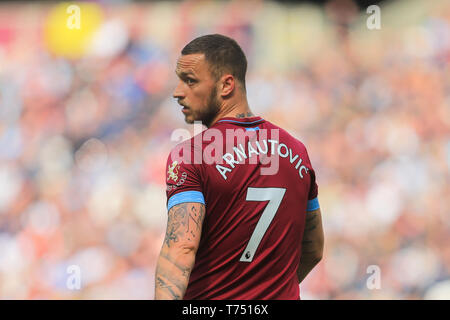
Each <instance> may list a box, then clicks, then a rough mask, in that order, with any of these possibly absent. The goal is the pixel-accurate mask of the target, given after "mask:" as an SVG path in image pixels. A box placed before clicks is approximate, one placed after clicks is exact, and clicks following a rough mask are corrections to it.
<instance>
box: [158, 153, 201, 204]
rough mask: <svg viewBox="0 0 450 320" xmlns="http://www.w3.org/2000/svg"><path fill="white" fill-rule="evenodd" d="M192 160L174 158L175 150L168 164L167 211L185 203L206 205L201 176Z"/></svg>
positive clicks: (170, 155) (168, 159)
mask: <svg viewBox="0 0 450 320" xmlns="http://www.w3.org/2000/svg"><path fill="white" fill-rule="evenodd" d="M191 162H192V161H190V159H183V157H177V156H174V153H173V150H172V152H171V153H170V154H169V157H168V158H167V164H166V195H167V210H170V209H171V208H172V207H173V206H175V205H177V204H180V203H183V202H199V203H203V204H205V200H204V196H203V189H202V184H201V176H200V172H199V168H198V166H197V165H195V164H193V163H191Z"/></svg>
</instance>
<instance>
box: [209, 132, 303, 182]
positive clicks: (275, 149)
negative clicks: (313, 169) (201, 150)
mask: <svg viewBox="0 0 450 320" xmlns="http://www.w3.org/2000/svg"><path fill="white" fill-rule="evenodd" d="M252 143H253V145H252ZM261 144H262V145H263V146H261ZM269 144H270V155H271V156H269V157H260V159H259V160H260V162H261V163H266V162H267V159H269V160H270V161H269V162H273V160H275V162H276V163H277V164H278V163H279V161H277V160H279V158H277V156H278V157H282V158H288V157H289V162H290V163H291V164H292V166H293V167H294V168H295V170H298V175H299V177H300V178H301V179H303V172H305V173H307V172H308V168H307V167H306V166H304V165H301V164H302V162H303V159H302V158H300V156H299V155H298V154H295V155H293V153H292V148H291V147H289V146H287V145H286V144H284V143H280V142H279V141H278V140H275V139H263V140H261V141H253V142H252V141H248V143H247V145H246V146H247V148H245V147H244V146H243V145H242V144H239V145H238V146H237V147H233V153H232V154H231V153H229V152H227V153H225V154H224V155H223V156H222V158H223V160H224V161H225V162H226V163H227V165H221V164H216V169H217V171H219V173H220V174H221V175H222V177H223V179H224V180H227V172H232V171H233V169H234V168H235V167H236V165H239V164H242V163H244V162H245V160H246V159H248V158H252V156H253V155H255V156H260V155H267V153H268V151H269ZM264 159H266V160H264ZM249 163H252V162H249ZM253 163H254V161H253ZM294 163H295V165H294ZM277 171H278V170H277Z"/></svg>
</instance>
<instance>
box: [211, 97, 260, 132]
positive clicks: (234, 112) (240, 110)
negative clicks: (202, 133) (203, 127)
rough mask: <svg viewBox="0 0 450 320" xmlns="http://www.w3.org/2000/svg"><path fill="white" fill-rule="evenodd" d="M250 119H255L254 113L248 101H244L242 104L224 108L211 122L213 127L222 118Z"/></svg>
mask: <svg viewBox="0 0 450 320" xmlns="http://www.w3.org/2000/svg"><path fill="white" fill-rule="evenodd" d="M227 117H231V118H249V117H255V115H254V114H253V112H252V111H251V110H250V107H249V106H248V103H247V100H244V101H242V103H234V104H229V105H228V106H223V107H222V108H221V109H220V111H219V112H218V113H217V115H216V116H215V117H214V120H213V121H212V122H211V125H210V127H211V126H213V125H214V124H215V123H216V122H217V121H218V120H220V119H222V118H227Z"/></svg>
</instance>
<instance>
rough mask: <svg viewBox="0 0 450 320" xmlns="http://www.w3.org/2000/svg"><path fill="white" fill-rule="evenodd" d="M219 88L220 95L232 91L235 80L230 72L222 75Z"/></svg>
mask: <svg viewBox="0 0 450 320" xmlns="http://www.w3.org/2000/svg"><path fill="white" fill-rule="evenodd" d="M220 80H221V81H220V84H221V90H220V95H221V96H222V97H225V96H228V95H230V94H232V93H233V91H234V88H235V86H236V81H235V79H234V77H233V76H232V75H231V74H226V75H223V76H222V78H221V79H220Z"/></svg>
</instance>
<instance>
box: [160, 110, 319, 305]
mask: <svg viewBox="0 0 450 320" xmlns="http://www.w3.org/2000/svg"><path fill="white" fill-rule="evenodd" d="M166 170H167V177H166V183H167V190H166V192H167V208H168V210H170V208H172V207H173V206H174V205H177V204H180V203H183V202H201V203H203V204H205V208H206V213H205V218H204V222H203V229H202V235H201V239H200V245H199V248H198V251H197V254H196V260H195V265H194V268H193V270H192V273H191V276H190V278H189V284H188V287H187V289H186V293H185V296H184V299H221V300H223V299H243V300H256V299H299V294H300V293H299V285H298V279H297V273H296V271H297V268H298V265H299V261H300V253H301V241H302V237H303V231H304V225H305V216H306V212H307V211H312V210H316V209H318V201H317V194H318V187H317V183H316V179H315V173H314V170H313V168H312V166H311V163H310V160H309V157H308V153H307V151H306V148H305V146H304V145H303V143H301V142H300V141H299V140H297V139H295V138H294V137H292V136H291V135H290V134H289V133H287V132H286V131H285V130H283V129H281V128H280V127H278V126H276V125H274V124H272V123H270V122H269V121H266V120H264V119H262V118H261V117H251V118H231V117H226V118H222V119H220V120H219V121H217V122H216V123H215V124H214V125H213V126H211V127H210V128H209V129H207V130H205V131H203V132H202V133H201V134H199V135H197V136H195V137H193V138H192V139H190V140H187V141H185V142H183V143H181V144H179V145H177V146H176V147H175V148H174V149H173V150H172V152H171V153H170V155H169V157H168V160H167V167H166Z"/></svg>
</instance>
